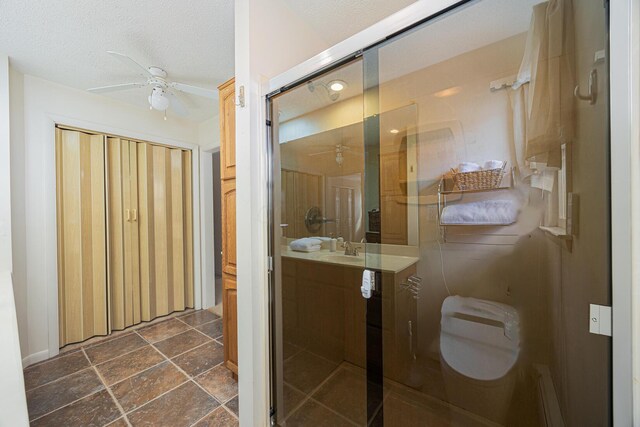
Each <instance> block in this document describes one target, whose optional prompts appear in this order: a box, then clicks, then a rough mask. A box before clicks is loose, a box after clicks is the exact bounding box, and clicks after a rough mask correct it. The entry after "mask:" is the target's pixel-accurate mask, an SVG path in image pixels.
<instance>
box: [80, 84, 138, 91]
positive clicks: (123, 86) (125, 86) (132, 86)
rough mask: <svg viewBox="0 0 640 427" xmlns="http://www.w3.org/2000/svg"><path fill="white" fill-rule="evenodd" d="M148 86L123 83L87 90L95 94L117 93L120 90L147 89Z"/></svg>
mask: <svg viewBox="0 0 640 427" xmlns="http://www.w3.org/2000/svg"><path fill="white" fill-rule="evenodd" d="M146 85H147V84H146V83H123V84H121V85H111V86H100V87H92V88H91V89H87V90H88V91H89V92H93V93H107V92H117V91H120V90H128V89H135V88H139V87H145V86H146Z"/></svg>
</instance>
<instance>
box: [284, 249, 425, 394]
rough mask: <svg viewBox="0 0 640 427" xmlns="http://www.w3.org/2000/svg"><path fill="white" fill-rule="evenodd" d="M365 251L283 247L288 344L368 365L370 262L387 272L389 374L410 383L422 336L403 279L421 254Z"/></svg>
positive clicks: (337, 360) (384, 307) (384, 308)
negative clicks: (365, 278)
mask: <svg viewBox="0 0 640 427" xmlns="http://www.w3.org/2000/svg"><path fill="white" fill-rule="evenodd" d="M378 248H379V246H378ZM363 252H365V251H364V250H362V252H361V254H360V255H359V256H348V255H344V254H343V253H342V252H341V251H338V252H329V251H328V250H321V251H317V252H312V253H304V252H295V251H292V250H290V249H289V247H288V246H282V247H281V255H282V299H283V302H284V304H283V308H284V310H283V330H284V334H283V338H284V343H285V344H284V345H285V347H287V346H288V345H293V346H296V347H299V348H304V349H306V350H308V351H310V352H312V353H315V354H317V355H320V356H322V357H324V358H326V359H328V360H330V361H332V362H334V363H337V364H338V363H341V362H343V361H346V362H349V363H352V364H353V365H356V366H358V367H361V368H366V342H365V340H366V336H367V334H366V328H367V324H366V305H367V300H366V299H365V298H364V297H363V296H362V294H361V291H360V285H361V281H362V272H363V270H364V268H365V260H366V265H367V267H368V268H370V269H371V268H374V269H378V270H380V271H381V272H382V286H384V287H385V291H384V292H383V297H382V301H381V302H382V316H383V317H382V320H383V321H382V328H383V332H382V336H383V352H384V353H383V358H384V366H385V374H386V376H387V377H389V378H391V379H393V380H395V381H398V382H401V383H405V382H406V378H407V375H408V369H409V364H410V363H411V360H412V354H411V351H412V349H413V348H415V345H416V343H417V335H416V333H415V332H414V333H412V334H411V333H410V332H409V331H410V329H409V326H408V325H409V321H412V324H413V325H415V324H416V321H415V319H414V317H415V313H416V307H415V305H416V300H415V299H414V297H413V295H412V294H411V293H410V292H408V291H407V290H406V288H405V287H404V286H403V283H406V282H407V279H408V277H409V276H411V275H413V274H415V273H416V263H417V262H418V258H417V256H412V254H411V253H407V252H406V251H405V252H404V253H398V252H397V251H396V253H384V254H380V253H375V254H374V253H371V251H368V253H367V254H364V253H363ZM387 286H392V287H393V291H389V290H388V289H387V288H386V287H387ZM374 298H375V297H374ZM285 351H286V349H285ZM285 357H286V355H285Z"/></svg>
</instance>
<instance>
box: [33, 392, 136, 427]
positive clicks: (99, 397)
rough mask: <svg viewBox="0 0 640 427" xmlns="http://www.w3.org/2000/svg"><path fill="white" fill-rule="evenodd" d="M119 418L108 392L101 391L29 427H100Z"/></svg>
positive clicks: (116, 408) (40, 419) (38, 420)
mask: <svg viewBox="0 0 640 427" xmlns="http://www.w3.org/2000/svg"><path fill="white" fill-rule="evenodd" d="M121 416H122V414H121V413H120V410H119V409H118V407H117V406H116V404H115V402H114V401H113V399H112V398H111V396H110V395H109V392H108V391H107V390H102V391H99V392H98V393H94V394H92V395H90V396H87V397H85V398H84V399H82V400H79V401H77V402H74V403H72V404H71V405H69V406H65V407H63V408H60V409H58V410H56V411H55V412H52V413H50V414H48V415H45V416H44V417H42V418H39V419H37V420H36V421H34V422H32V423H31V426H32V427H39V426H65V427H72V426H73V427H75V426H77V427H90V426H95V427H102V426H104V425H107V424H109V423H111V422H112V421H114V420H115V419H117V418H118V417H121ZM111 425H113V424H111ZM116 425H117V424H116ZM124 425H126V423H125V424H124Z"/></svg>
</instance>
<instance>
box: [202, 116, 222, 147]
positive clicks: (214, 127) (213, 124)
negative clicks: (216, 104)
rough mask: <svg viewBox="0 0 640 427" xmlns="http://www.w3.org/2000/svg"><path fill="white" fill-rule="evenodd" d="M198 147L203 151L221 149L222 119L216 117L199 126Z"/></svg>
mask: <svg viewBox="0 0 640 427" xmlns="http://www.w3.org/2000/svg"><path fill="white" fill-rule="evenodd" d="M198 145H199V146H200V149H201V150H202V151H211V150H213V149H215V148H218V147H220V117H219V116H218V112H217V111H216V113H215V115H214V116H213V117H212V118H210V119H208V120H205V121H204V122H201V123H200V124H199V125H198Z"/></svg>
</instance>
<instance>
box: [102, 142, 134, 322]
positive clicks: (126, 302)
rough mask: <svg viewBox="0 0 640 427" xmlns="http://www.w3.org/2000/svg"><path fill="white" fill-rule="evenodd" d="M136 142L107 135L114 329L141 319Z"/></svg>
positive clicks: (111, 295) (110, 283)
mask: <svg viewBox="0 0 640 427" xmlns="http://www.w3.org/2000/svg"><path fill="white" fill-rule="evenodd" d="M137 171H138V168H137V150H136V143H135V142H132V141H128V140H124V139H121V138H112V137H109V138H107V188H108V218H109V222H108V227H109V290H110V303H111V304H110V314H111V329H116V330H121V329H124V328H126V327H128V326H131V325H135V324H137V323H140V319H141V305H140V270H139V269H140V261H139V253H140V251H139V240H138V239H139V231H138V216H139V215H138V181H137Z"/></svg>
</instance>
